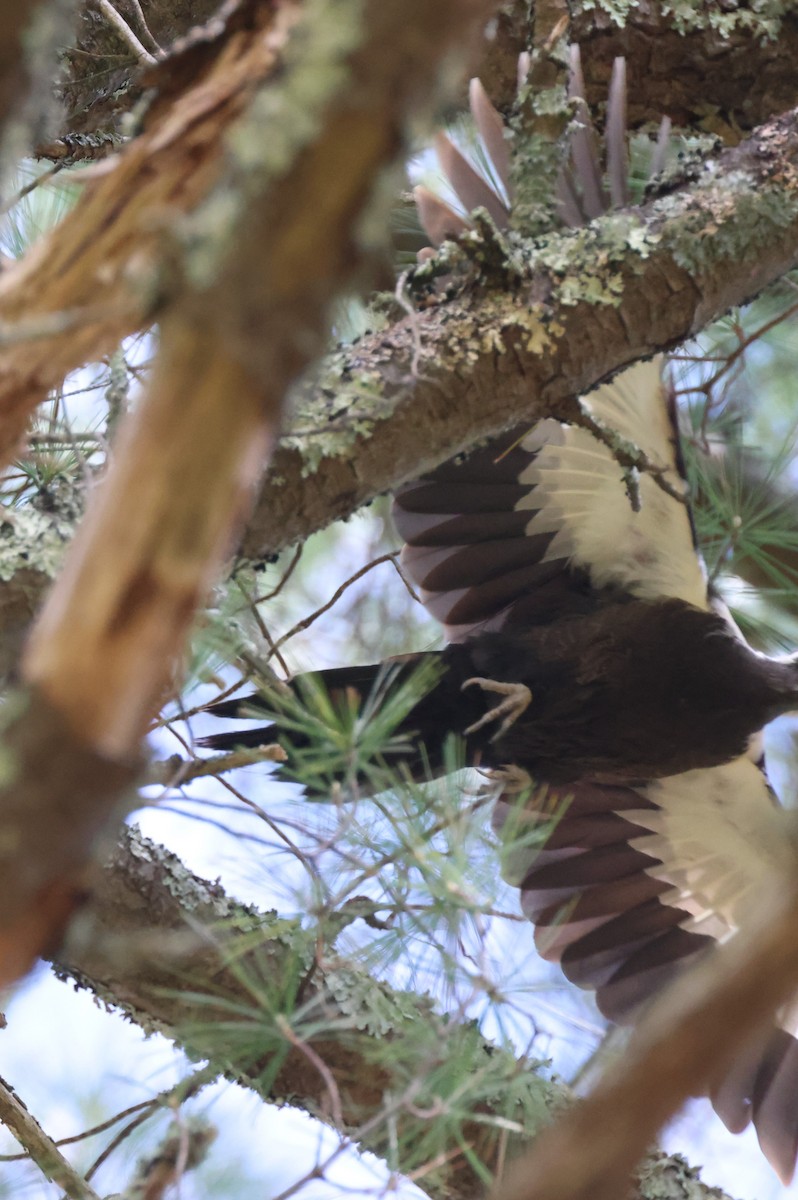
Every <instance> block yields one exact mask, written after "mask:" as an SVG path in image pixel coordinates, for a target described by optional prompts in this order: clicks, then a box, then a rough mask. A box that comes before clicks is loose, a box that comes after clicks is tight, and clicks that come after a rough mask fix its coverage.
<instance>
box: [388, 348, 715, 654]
mask: <svg viewBox="0 0 798 1200" xmlns="http://www.w3.org/2000/svg"><path fill="white" fill-rule="evenodd" d="M583 404H584V406H585V408H586V409H587V410H588V411H589V413H590V415H591V416H592V417H593V418H594V419H595V420H596V421H597V422H599V423H600V424H601V425H602V426H603V427H604V428H605V429H606V430H607V438H606V439H605V440H600V439H599V437H597V436H596V435H595V434H594V433H592V432H590V431H589V430H588V429H585V428H581V427H580V428H577V427H574V426H570V425H563V424H561V423H560V422H559V421H555V420H551V419H550V420H544V421H541V422H539V423H538V424H537V425H536V426H535V427H534V428H533V429H532V430H531V431H529V430H528V429H527V430H515V431H513V433H511V434H510V435H507V436H505V437H503V438H501V439H499V440H498V441H496V442H493V443H491V444H490V445H489V446H486V447H484V448H483V449H481V450H478V451H477V452H476V453H474V454H472V455H470V456H469V457H468V458H466V459H465V460H464V461H461V462H460V461H455V462H451V463H446V464H444V465H443V466H442V467H439V468H438V469H437V470H435V471H433V472H431V473H430V475H428V476H426V477H425V478H423V479H421V480H419V481H417V482H416V483H412V484H408V485H407V486H406V487H405V488H403V489H402V490H401V491H400V492H399V493H398V495H397V496H396V498H395V501H394V519H395V521H396V525H397V528H398V530H399V533H400V535H401V536H402V538H403V539H404V541H405V549H404V551H403V562H404V566H405V569H406V570H407V572H408V573H409V575H410V576H411V577H412V579H413V580H414V581H415V583H416V584H417V585H418V586H419V587H420V588H421V590H422V598H423V600H424V603H425V605H426V606H427V608H428V609H429V611H430V612H431V613H432V615H433V616H435V617H436V618H437V619H438V620H439V621H441V623H442V624H443V625H444V626H445V628H446V632H447V636H448V637H449V639H450V640H452V641H461V640H463V639H464V638H466V637H468V636H469V635H471V634H473V633H475V632H477V631H480V630H485V629H497V628H501V627H507V626H523V625H530V624H538V623H541V622H544V623H545V622H547V621H549V620H551V619H552V618H553V617H554V616H555V615H559V616H561V615H564V614H565V613H566V612H568V611H585V610H586V608H587V607H589V603H590V597H591V595H594V594H597V593H600V592H602V591H604V590H605V589H608V588H611V589H614V590H615V591H616V592H617V591H620V592H628V593H629V594H631V595H634V596H637V597H639V598H640V599H657V598H664V597H678V598H680V599H682V600H686V601H688V602H689V603H691V604H694V605H696V606H697V607H701V608H703V607H706V605H707V585H706V578H705V575H704V571H703V568H702V565H701V561H700V559H699V557H698V555H697V551H696V547H695V539H694V535H693V528H692V521H691V516H690V510H689V507H688V505H687V503H686V501H685V502H682V500H681V499H680V498H678V497H680V496H683V495H684V494H685V491H686V485H685V482H684V479H683V477H682V470H681V460H680V456H679V443H678V434H677V430H676V423H675V413H674V406H673V403H672V399H670V398H669V397H668V395H667V393H666V389H665V388H664V386H663V383H662V364H661V361H660V360H659V359H655V360H652V361H651V362H645V363H638V364H636V365H635V366H634V367H631V368H630V369H629V370H627V371H625V372H624V373H623V374H621V375H618V376H616V378H615V379H614V380H612V382H611V383H607V384H604V385H602V386H601V387H599V388H598V389H596V391H594V392H592V393H591V394H590V395H589V396H587V397H586V398H585V399H584V400H583ZM613 437H615V438H619V439H622V440H623V442H625V443H626V444H627V447H628V446H629V445H631V446H632V447H633V448H635V449H636V450H639V451H642V452H643V453H644V454H645V455H646V456H647V458H648V459H649V460H650V461H651V462H652V463H653V464H654V465H655V466H656V467H658V468H660V469H661V471H662V472H663V476H662V478H663V480H664V481H665V482H666V483H667V485H668V487H669V488H670V489H671V491H672V492H675V493H677V495H676V496H674V495H672V494H669V492H668V491H667V490H665V488H663V487H661V486H660V483H658V482H657V481H656V480H655V479H654V478H653V477H652V475H651V474H647V473H643V474H642V476H641V478H640V479H639V499H640V506H639V511H635V509H634V507H633V504H632V500H631V498H630V495H629V494H628V492H627V488H626V485H625V481H624V472H623V468H622V467H621V466H620V465H619V463H618V461H617V460H616V457H615V455H614V453H613V450H612V449H611V448H610V446H609V445H608V444H607V443H608V442H609V441H611V440H612V438H613Z"/></svg>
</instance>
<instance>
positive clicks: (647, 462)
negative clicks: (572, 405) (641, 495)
mask: <svg viewBox="0 0 798 1200" xmlns="http://www.w3.org/2000/svg"><path fill="white" fill-rule="evenodd" d="M569 419H570V420H571V423H572V424H574V425H578V426H579V427H580V428H581V429H587V430H588V432H589V433H592V434H593V436H594V437H595V438H596V440H597V441H599V442H601V444H602V446H606V447H607V449H608V450H610V451H611V453H612V456H613V458H614V459H615V461H616V462H617V463H618V465H619V466H620V467H624V468H625V469H626V470H629V469H631V470H635V471H639V472H640V473H641V474H642V475H650V476H651V478H652V479H653V480H654V482H655V483H656V484H657V486H658V487H660V488H662V490H663V492H665V494H666V495H668V496H670V497H671V499H673V500H678V501H679V503H680V504H684V505H687V503H688V501H687V494H686V493H685V492H680V491H678V489H677V488H675V487H674V486H673V484H672V483H671V482H670V481H669V480H668V479H667V475H668V473H669V471H670V468H669V467H661V466H659V465H658V464H657V463H655V462H654V461H653V460H652V459H650V458H649V456H648V455H647V454H646V453H645V451H644V450H641V449H640V447H639V446H635V444H634V443H633V442H630V441H627V439H626V438H621V437H619V436H618V434H617V433H616V432H615V431H614V430H613V429H610V428H608V427H607V426H606V425H605V424H604V423H603V422H602V421H599V420H597V418H596V417H594V416H593V415H592V413H589V412H588V411H587V410H586V409H585V408H583V407H580V408H579V412H578V415H576V416H574V417H573V418H569ZM632 505H633V507H634V506H635V505H634V499H632Z"/></svg>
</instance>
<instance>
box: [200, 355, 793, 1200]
mask: <svg viewBox="0 0 798 1200" xmlns="http://www.w3.org/2000/svg"><path fill="white" fill-rule="evenodd" d="M660 370H661V368H660V364H659V363H657V362H652V363H642V364H638V365H637V366H636V367H634V368H632V369H631V370H629V371H627V372H626V373H625V374H624V375H622V376H619V377H618V378H617V379H616V380H614V381H613V382H612V383H611V384H607V385H604V386H603V387H601V388H599V389H598V390H597V391H596V392H594V393H592V394H591V395H590V396H589V397H588V398H586V401H585V403H586V405H587V406H588V407H589V409H590V410H591V412H592V413H593V415H594V416H595V417H597V418H599V419H600V420H601V421H602V422H603V423H604V424H605V425H608V426H609V427H611V428H613V429H615V430H616V431H617V432H618V433H619V434H620V435H621V436H623V437H624V438H626V439H628V440H629V441H631V442H632V443H633V444H635V445H636V446H639V447H640V448H641V449H642V450H643V451H645V453H646V454H647V455H648V456H649V458H650V459H651V460H652V461H653V462H654V463H655V464H657V466H658V467H659V468H660V469H661V470H662V471H663V472H664V478H665V480H666V481H667V483H668V485H669V488H670V491H671V493H674V494H669V493H668V492H667V491H666V490H664V489H663V488H662V487H661V486H660V485H659V484H658V483H657V482H656V481H655V479H654V478H652V477H651V476H650V475H645V476H643V477H642V478H641V480H640V498H641V508H640V511H639V512H635V511H634V509H633V506H632V504H631V502H630V500H629V497H628V495H627V493H626V489H625V486H624V482H623V478H622V470H621V468H620V467H619V466H618V464H617V463H616V462H615V460H614V458H613V456H612V453H611V451H610V450H609V449H608V448H607V447H606V446H605V445H604V444H603V443H602V442H600V441H598V440H597V439H596V438H595V437H594V436H593V435H592V434H591V433H589V432H587V431H586V430H584V429H581V428H572V427H567V426H563V425H561V424H559V423H558V422H555V421H553V420H547V421H543V422H540V423H539V424H538V425H537V426H536V427H535V428H534V429H533V430H532V431H531V432H524V431H516V432H515V433H513V434H511V435H508V436H507V437H505V438H504V439H501V440H500V441H499V442H497V443H495V444H494V445H492V446H490V447H486V448H484V449H481V450H479V451H477V452H476V453H474V454H473V455H471V456H470V457H468V458H466V459H465V460H464V461H460V460H458V461H457V462H456V463H448V464H445V465H444V466H442V467H440V468H439V469H438V470H437V471H434V472H432V473H431V474H430V475H429V476H428V477H426V478H425V479H423V480H420V481H419V482H418V483H415V484H410V485H408V486H407V487H406V488H404V489H403V490H402V491H401V492H400V494H399V495H398V496H397V497H396V502H395V518H396V524H397V527H398V529H399V532H400V533H401V535H402V536H403V537H404V539H405V542H406V546H405V550H404V552H403V559H404V565H405V569H406V571H407V572H408V573H409V575H410V576H411V577H412V579H413V580H414V582H415V584H416V585H417V587H418V588H419V589H420V590H421V594H422V598H423V600H424V603H425V604H426V606H427V607H428V609H429V610H430V612H432V613H433V614H434V615H435V616H436V617H437V618H438V619H439V620H440V621H441V622H442V624H443V625H444V626H445V628H446V631H447V635H448V637H449V645H448V646H447V647H446V649H445V650H443V651H442V652H441V653H440V654H439V655H429V654H428V655H423V656H422V655H417V656H408V658H407V659H406V660H404V661H403V662H401V663H399V664H398V665H396V666H395V667H394V670H395V671H396V679H397V682H398V681H399V680H400V679H401V678H402V676H403V675H404V673H406V672H408V671H411V670H412V669H414V666H415V665H416V663H417V662H418V661H420V659H421V658H422V657H426V658H429V657H434V658H437V660H438V661H439V664H440V666H441V667H442V668H443V670H442V675H441V678H440V680H439V682H438V683H437V684H436V685H435V686H434V688H433V690H432V691H431V692H430V693H428V694H427V695H426V696H425V697H424V698H423V699H422V700H421V701H420V702H419V703H418V704H417V705H416V707H415V708H414V709H413V710H412V711H411V712H410V714H409V715H408V717H407V719H406V720H405V722H404V723H403V726H402V729H403V730H404V731H406V732H411V731H412V732H413V733H415V734H416V735H417V736H416V738H415V740H414V741H413V743H412V744H411V745H410V746H408V747H407V748H406V749H405V750H403V751H402V752H401V753H400V754H398V755H396V756H395V757H398V758H401V759H402V760H403V761H404V762H405V763H406V764H407V766H408V767H409V768H410V769H411V770H414V769H415V770H417V771H420V770H421V769H422V768H424V767H425V765H426V768H427V769H428V768H429V766H431V767H432V769H433V770H435V769H441V768H442V763H443V758H442V755H441V750H442V746H443V742H444V740H445V738H446V737H447V735H449V734H450V733H451V732H452V731H454V732H460V733H461V734H463V736H464V738H465V743H466V747H467V751H468V753H469V755H470V756H471V759H472V761H474V762H475V763H478V764H479V765H480V766H482V767H488V768H491V767H492V768H506V767H507V766H510V767H512V768H522V769H523V770H524V771H526V772H528V774H529V776H530V778H531V785H532V791H531V795H530V800H529V801H528V804H527V808H526V814H527V817H526V819H527V820H528V821H529V822H531V823H532V824H533V825H534V824H535V823H536V822H539V820H540V807H539V806H542V808H543V810H544V812H545V814H549V813H551V811H552V806H556V805H558V804H559V805H560V806H561V807H562V809H563V812H564V815H563V816H562V818H561V819H560V820H559V822H558V824H557V826H556V829H555V830H554V833H553V834H552V835H551V837H550V838H549V841H548V843H547V844H546V846H545V848H544V849H543V850H542V851H541V850H531V849H520V850H518V851H517V852H514V853H513V854H512V855H511V860H512V868H511V870H512V880H511V882H514V883H516V884H517V886H518V887H519V888H520V892H521V903H522V907H523V909H524V911H525V913H526V914H527V916H529V918H530V920H532V921H534V922H535V925H536V934H535V937H536V943H537V946H538V949H539V950H540V952H541V954H543V955H544V957H546V958H549V959H554V960H558V961H559V962H560V963H561V965H562V968H563V971H564V972H565V974H566V975H567V976H568V978H569V979H571V980H573V982H575V983H578V984H579V985H580V986H583V987H591V988H594V989H595V990H596V996H597V1000H598V1003H599V1006H600V1007H601V1009H602V1011H603V1012H604V1013H605V1014H606V1015H607V1016H608V1017H610V1018H611V1019H612V1020H615V1021H621V1022H624V1021H628V1020H631V1019H633V1018H634V1016H635V1014H636V1013H637V1011H638V1010H639V1008H640V1005H641V1004H642V1003H644V1002H645V1001H646V1000H648V999H649V998H650V997H651V996H652V995H653V994H654V993H655V992H657V991H659V990H660V989H661V988H662V987H663V986H664V985H665V984H666V983H667V982H668V981H669V980H671V979H672V978H673V977H674V976H675V975H676V974H677V973H678V972H679V971H680V970H682V969H683V968H684V967H686V966H688V965H689V964H690V963H692V962H693V961H695V959H696V957H697V956H699V955H701V954H703V953H705V952H706V951H707V950H708V949H711V947H712V946H713V945H714V944H715V942H716V940H717V939H718V938H724V937H726V936H727V935H728V934H729V933H730V932H731V931H733V930H734V929H735V928H736V927H737V926H738V924H739V923H740V920H741V919H742V918H743V916H744V913H745V910H746V906H747V904H748V903H749V902H750V899H751V897H752V895H754V894H755V893H756V891H757V890H758V889H759V888H760V887H761V886H762V885H763V883H764V881H765V880H766V879H767V878H768V877H769V876H770V875H771V874H772V871H773V870H774V869H777V868H778V865H779V863H780V862H782V861H783V862H785V864H786V863H787V862H788V861H789V857H790V854H791V851H790V850H789V848H788V834H787V818H786V815H785V813H784V812H783V811H782V810H781V809H780V808H779V807H778V806H777V804H776V802H775V800H774V798H773V796H772V793H771V791H770V789H769V787H768V783H767V779H766V777H765V775H764V773H763V770H762V767H761V765H758V764H757V761H756V760H757V757H758V750H757V741H756V739H755V737H754V735H756V734H757V733H758V731H759V730H760V729H761V728H762V726H763V725H764V724H766V723H767V722H768V721H769V720H771V719H773V718H774V717H775V716H777V715H778V714H780V713H783V712H786V711H788V710H790V709H792V708H794V707H796V706H798V666H796V663H795V662H794V661H793V660H786V661H774V660H770V659H768V658H765V657H764V656H762V655H760V654H757V653H756V652H754V651H752V650H751V649H750V648H749V647H748V646H747V645H746V644H745V642H744V641H743V640H742V638H741V637H740V635H739V632H738V631H737V629H736V628H735V627H734V625H733V624H732V623H731V622H730V620H729V618H728V615H727V614H726V613H725V611H724V610H723V609H722V608H718V606H717V605H716V604H714V602H713V601H712V599H711V597H710V596H709V594H708V589H707V584H706V579H705V576H704V573H703V569H702V566H701V563H700V560H699V558H698V555H697V552H696V548H695V544H694V538H693V531H692V525H691V519H690V513H689V509H688V507H687V505H686V504H685V503H682V502H681V501H680V500H679V499H678V498H677V497H678V495H679V494H680V493H682V492H683V490H684V483H683V480H682V478H681V473H680V460H679V454H678V445H677V440H676V437H677V435H676V428H675V422H674V413H673V410H672V405H671V403H670V401H669V398H668V396H667V394H666V390H665V389H664V388H663V386H662V384H661V381H660ZM382 674H384V668H382V667H381V666H379V665H375V666H365V667H351V668H349V667H346V668H341V669H339V670H334V671H325V672H322V673H321V675H322V678H323V680H324V682H325V684H326V685H327V687H329V688H330V689H331V691H332V692H333V694H334V693H335V692H336V690H339V691H343V690H348V692H349V693H350V695H351V694H352V693H354V694H356V695H357V694H359V695H361V696H363V697H365V696H367V695H368V693H369V692H370V690H371V689H372V687H373V686H374V684H375V681H376V680H377V679H378V678H380V677H381V676H382ZM478 679H479V680H481V681H482V682H481V683H480V682H477V681H476V680H478ZM493 684H499V685H502V684H510V685H522V688H523V687H526V688H528V689H529V693H530V695H529V696H528V697H527V696H526V695H525V694H524V693H523V690H518V691H516V694H515V696H513V695H511V696H509V697H507V696H505V695H504V694H503V693H501V692H496V691H493V690H490V689H491V687H492V686H493ZM514 699H515V700H517V701H518V703H517V706H516V707H513V706H512V702H513V700H514ZM505 700H509V702H510V708H509V710H505V711H503V712H497V711H496V710H497V708H498V706H500V705H502V704H503V703H504V701H505ZM526 700H528V703H525V701H526ZM243 703H244V708H245V712H243V713H242V711H241V707H240V706H241V704H242V702H241V701H227V702H225V703H224V704H222V705H217V706H214V707H212V708H211V710H210V711H211V712H215V713H216V714H217V715H219V716H225V717H230V716H235V715H249V716H250V717H251V716H252V715H253V713H256V712H257V711H258V710H260V709H263V708H264V707H265V705H264V701H263V700H262V698H259V697H252V698H249V700H248V701H245V702H243ZM278 732H279V731H278ZM273 734H274V730H273V729H267V730H264V729H263V728H260V729H256V730H250V731H246V732H245V733H243V734H235V733H232V734H230V733H225V734H221V735H215V736H213V737H210V738H207V739H205V744H206V745H211V746H213V747H215V748H220V749H222V748H227V747H230V746H233V745H240V744H258V743H260V742H262V741H263V740H269V739H271V738H272V736H273ZM422 744H423V747H424V749H423V751H422V750H421V745H422ZM499 780H501V776H499ZM510 782H511V783H513V782H514V781H513V778H512V776H510ZM511 803H512V797H510V796H509V795H508V796H507V797H505V798H502V799H500V800H499V802H498V805H497V810H496V816H495V823H496V825H497V827H499V828H501V826H502V824H503V822H504V821H505V819H506V817H507V814H508V812H509V811H510V805H511ZM514 820H517V815H516V817H514ZM786 1020H787V1019H786V1018H785V1021H786ZM707 1090H708V1092H710V1093H711V1096H712V1099H713V1102H714V1104H715V1107H716V1109H717V1111H718V1113H719V1114H720V1116H721V1117H722V1118H723V1120H724V1121H725V1122H726V1124H727V1125H728V1126H729V1128H731V1129H733V1130H738V1129H741V1128H744V1127H745V1125H746V1124H748V1123H749V1121H751V1120H753V1122H754V1124H755V1125H756V1128H757V1132H758V1134H759V1137H760V1141H761V1143H762V1146H763V1149H764V1151H765V1153H766V1154H767V1156H768V1158H769V1159H770V1161H771V1162H772V1163H773V1165H774V1166H775V1168H776V1170H777V1171H778V1172H779V1174H780V1175H781V1176H782V1177H783V1178H789V1177H790V1176H791V1174H792V1171H793V1169H794V1165H795V1158H796V1150H797V1149H798V1043H796V1041H795V1038H794V1037H793V1029H792V1028H791V1026H790V1024H789V1022H788V1021H787V1023H786V1024H785V1027H784V1028H778V1029H775V1030H774V1031H773V1033H772V1035H771V1036H770V1038H769V1039H767V1040H766V1041H765V1042H762V1043H761V1044H759V1045H758V1046H756V1047H754V1048H753V1049H750V1050H749V1051H747V1052H746V1054H745V1055H744V1059H743V1061H741V1063H740V1064H739V1066H738V1067H736V1068H735V1071H734V1073H733V1075H731V1076H728V1077H727V1078H726V1079H724V1080H721V1081H719V1082H717V1083H716V1084H712V1083H710V1082H709V1081H708V1084H707Z"/></svg>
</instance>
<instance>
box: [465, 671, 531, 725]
mask: <svg viewBox="0 0 798 1200" xmlns="http://www.w3.org/2000/svg"><path fill="white" fill-rule="evenodd" d="M474 685H476V686H478V687H481V688H482V690H483V692H496V693H497V694H498V695H500V696H506V697H507V698H506V700H502V701H501V703H500V704H497V705H496V706H495V707H494V708H491V709H489V710H488V712H486V713H485V715H484V717H480V718H479V720H478V721H475V722H474V723H473V725H469V726H468V728H467V729H465V730H464V733H465V735H466V737H468V735H469V734H471V733H476V732H477V730H479V729H482V728H483V727H484V726H485V725H489V724H490V722H491V721H498V720H501V725H500V726H499V728H498V729H497V730H496V732H495V733H494V734H493V736H492V737H491V739H490V740H491V742H495V741H497V740H498V739H499V738H500V737H503V736H504V734H505V733H506V732H507V730H508V729H509V728H510V727H511V726H512V725H514V724H515V722H516V721H517V720H518V718H519V717H520V716H521V715H522V713H524V712H525V711H526V709H527V708H528V707H529V705H530V704H531V703H532V693H531V691H530V690H529V688H528V687H527V686H526V684H525V683H501V682H500V681H499V680H497V679H483V678H482V676H480V675H475V676H474V677H473V678H471V679H466V681H465V683H462V684H461V685H460V691H461V692H462V691H465V689H466V688H467V687H473V686H474Z"/></svg>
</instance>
